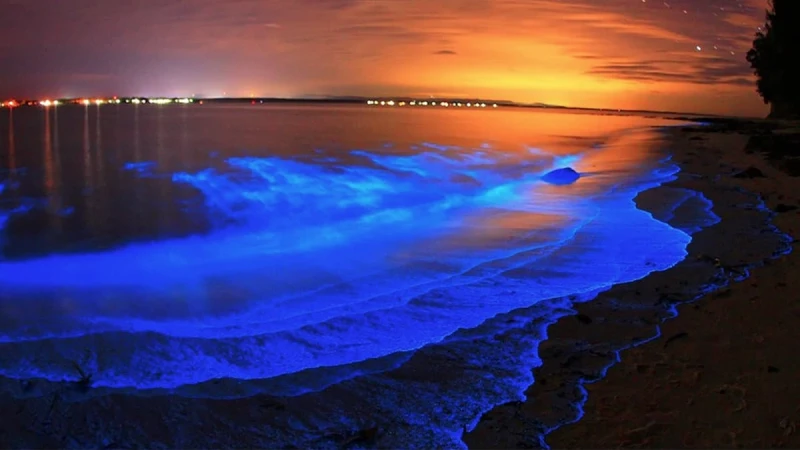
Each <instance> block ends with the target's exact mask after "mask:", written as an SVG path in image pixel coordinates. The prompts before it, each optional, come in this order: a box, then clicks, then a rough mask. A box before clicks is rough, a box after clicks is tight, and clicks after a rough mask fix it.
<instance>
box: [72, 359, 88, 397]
mask: <svg viewBox="0 0 800 450" xmlns="http://www.w3.org/2000/svg"><path fill="white" fill-rule="evenodd" d="M72 367H74V368H75V370H76V371H77V372H78V375H80V378H78V381H76V382H75V386H76V387H77V388H78V391H80V392H86V391H88V390H89V388H90V387H91V386H92V374H90V373H86V372H85V371H84V370H83V369H82V368H81V366H80V365H78V363H76V362H75V361H72Z"/></svg>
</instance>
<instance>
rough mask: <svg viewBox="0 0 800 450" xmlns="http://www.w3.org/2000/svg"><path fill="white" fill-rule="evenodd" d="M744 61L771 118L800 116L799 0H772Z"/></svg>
mask: <svg viewBox="0 0 800 450" xmlns="http://www.w3.org/2000/svg"><path fill="white" fill-rule="evenodd" d="M747 61H748V62H749V63H750V66H751V67H752V68H753V70H755V73H756V76H757V77H758V84H757V87H758V93H759V94H761V97H762V98H763V99H764V102H765V103H768V104H769V105H770V107H771V108H772V112H771V113H770V117H788V116H800V0H772V1H771V2H770V9H769V10H767V22H766V25H765V26H764V28H763V29H762V30H761V31H759V32H758V33H756V38H755V40H754V41H753V48H752V49H751V50H750V51H749V52H747Z"/></svg>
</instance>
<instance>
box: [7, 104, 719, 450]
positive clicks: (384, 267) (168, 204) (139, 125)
mask: <svg viewBox="0 0 800 450" xmlns="http://www.w3.org/2000/svg"><path fill="white" fill-rule="evenodd" d="M0 113H2V115H0V119H2V120H0V286H2V288H0V376H2V377H3V378H4V379H5V380H6V381H9V380H11V381H14V380H16V381H23V380H37V384H36V387H35V388H30V387H29V385H28V384H24V386H23V384H19V383H13V382H6V383H0V386H2V387H3V389H5V390H6V391H7V392H9V393H10V394H11V395H14V396H17V397H31V396H44V395H50V394H51V393H52V392H54V391H56V390H58V389H61V387H62V386H63V385H64V384H65V383H79V384H81V385H83V386H84V387H85V389H82V390H80V392H75V393H73V395H72V397H70V398H71V401H81V399H84V398H87V397H98V396H100V397H102V396H107V395H110V394H120V393H124V394H128V395H137V396H163V395H172V396H177V397H180V398H190V399H198V398H201V399H246V398H255V397H257V396H262V397H263V396H270V398H281V399H285V400H283V401H285V403H286V404H291V403H292V402H296V404H297V405H303V406H302V407H300V406H298V407H297V408H295V409H293V410H292V412H291V414H290V413H289V412H286V413H284V414H285V415H286V418H285V420H284V419H280V418H278V419H275V423H274V424H273V425H272V426H273V428H274V429H273V431H272V432H273V434H271V435H270V436H272V438H271V439H273V441H270V442H274V443H276V444H282V445H285V444H287V443H292V444H296V445H300V446H303V445H311V444H310V443H311V442H313V439H312V437H314V436H320V435H323V434H325V433H331V432H332V431H331V430H339V429H351V428H365V427H369V426H373V425H374V426H380V427H381V429H382V430H388V431H386V432H387V433H391V435H392V436H393V438H392V440H391V441H390V442H391V443H392V444H395V445H396V446H398V447H403V446H409V445H410V446H444V447H452V446H458V445H459V442H460V436H461V434H462V433H463V432H464V430H467V429H469V428H470V427H471V426H473V425H474V424H475V422H476V421H477V419H478V418H479V417H480V415H481V414H482V413H483V412H485V411H487V410H489V409H491V407H492V406H494V405H498V404H502V403H507V402H510V401H515V400H521V399H523V398H524V395H523V393H524V391H525V389H526V388H527V387H528V386H530V385H531V384H533V383H534V382H535V381H534V379H533V377H532V374H531V369H532V368H533V367H535V366H536V365H537V360H538V355H537V347H538V344H539V343H540V342H541V341H542V340H544V339H546V333H545V331H544V330H545V327H546V325H547V324H548V323H551V322H552V321H553V320H555V319H557V318H558V317H561V316H563V315H564V314H566V312H567V311H569V307H570V305H571V304H572V303H573V302H577V301H588V300H590V299H591V298H592V297H593V296H594V295H596V294H597V293H598V292H601V291H603V290H606V289H608V288H610V287H611V286H613V285H615V284H619V283H626V282H630V281H634V280H638V279H641V278H643V277H645V276H647V275H648V274H650V273H652V272H654V271H662V270H665V269H668V268H670V267H672V266H673V265H675V264H676V263H678V262H680V261H681V260H682V259H684V258H685V257H686V247H687V245H688V244H689V242H691V236H692V234H693V233H695V232H697V231H699V230H701V229H703V228H705V227H708V226H710V225H713V224H714V223H716V221H717V220H718V218H717V217H716V216H715V215H714V214H713V212H711V209H712V208H711V207H712V205H711V202H709V201H708V200H707V199H705V198H704V197H703V196H702V195H701V194H699V193H696V192H680V193H677V194H676V195H674V196H671V197H670V196H665V197H664V202H665V203H664V204H663V205H661V206H659V211H660V212H659V213H658V214H653V213H651V212H648V211H644V210H642V209H639V208H638V207H637V204H636V202H635V199H636V197H637V195H638V194H639V193H641V192H642V191H645V190H647V189H650V188H653V187H657V186H660V185H662V184H664V183H666V182H668V181H671V180H672V179H674V178H675V176H676V174H677V173H678V172H679V168H678V166H677V165H675V164H673V163H672V162H671V161H670V159H669V157H668V154H667V153H666V152H664V151H663V148H662V147H663V141H662V139H661V136H660V134H659V133H658V128H659V127H666V126H674V125H677V124H680V122H677V121H673V120H668V119H664V118H652V117H651V118H648V117H640V116H635V115H626V114H614V115H610V114H607V115H602V114H593V113H589V112H581V111H569V110H548V109H522V108H497V109H495V108H486V109H477V110H465V109H454V108H423V107H420V108H410V107H405V108H400V107H395V108H380V107H368V106H361V105H338V106H337V105H325V106H308V105H280V106H276V105H202V106H201V105H194V104H193V105H161V106H157V105H135V106H134V105H126V104H121V105H100V106H96V105H91V106H85V107H84V106H72V105H69V106H58V107H50V108H18V109H15V110H2V111H0ZM679 210H680V215H681V220H677V221H676V220H669V221H667V220H665V219H664V218H665V217H669V218H670V219H674V215H675V214H676V212H677V211H679ZM667 222H669V223H667ZM537 305H538V306H537ZM544 305H547V307H545V306H544ZM532 324H535V326H534V325H532ZM526 327H532V328H531V329H530V332H528V333H517V334H515V335H516V336H523V337H521V338H520V337H518V338H517V339H515V340H513V341H507V340H503V339H499V338H498V337H499V336H501V335H504V334H505V333H507V331H508V330H510V329H524V328H526ZM426 352H427V353H430V352H436V353H437V354H438V355H440V356H441V355H446V354H452V355H453V356H452V360H451V364H450V363H448V364H444V363H443V364H440V365H432V366H429V367H420V365H419V364H418V363H415V361H417V360H418V358H420V357H421V356H420V355H422V354H425V353H426ZM448 352H450V353H448ZM439 359H440V360H441V358H439ZM26 383H27V381H26ZM319 395H324V398H325V399H326V400H325V404H324V406H320V403H319V402H314V401H313V400H311V399H313V398H318V397H315V396H319ZM311 405H313V406H311ZM290 409H291V408H290ZM289 416H291V417H289ZM370 424H372V425H370Z"/></svg>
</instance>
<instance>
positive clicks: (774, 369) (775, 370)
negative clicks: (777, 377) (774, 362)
mask: <svg viewBox="0 0 800 450" xmlns="http://www.w3.org/2000/svg"><path fill="white" fill-rule="evenodd" d="M780 371H781V369H778V368H777V367H775V366H767V372H769V373H778V372H780Z"/></svg>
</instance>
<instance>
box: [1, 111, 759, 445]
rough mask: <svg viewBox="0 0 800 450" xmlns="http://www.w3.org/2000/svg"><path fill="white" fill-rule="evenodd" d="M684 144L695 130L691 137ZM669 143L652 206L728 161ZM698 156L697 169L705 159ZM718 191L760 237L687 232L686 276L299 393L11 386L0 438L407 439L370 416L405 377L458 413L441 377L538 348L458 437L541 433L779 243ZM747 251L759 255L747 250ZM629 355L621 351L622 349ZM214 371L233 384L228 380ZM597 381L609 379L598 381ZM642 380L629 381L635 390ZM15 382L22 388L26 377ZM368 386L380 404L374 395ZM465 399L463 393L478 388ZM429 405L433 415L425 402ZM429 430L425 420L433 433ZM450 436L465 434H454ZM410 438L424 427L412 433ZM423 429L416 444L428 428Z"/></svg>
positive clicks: (196, 441) (466, 374)
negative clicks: (518, 389)
mask: <svg viewBox="0 0 800 450" xmlns="http://www.w3.org/2000/svg"><path fill="white" fill-rule="evenodd" d="M684 129H686V127H683V126H678V127H671V128H667V130H666V131H665V132H666V133H668V134H675V135H677V136H681V135H682V133H684V131H683V130H684ZM701 132H705V131H701ZM686 143H691V141H689V137H688V136H686ZM673 144H675V146H676V147H677V148H676V149H675V151H674V152H672V154H673V158H672V159H673V162H675V163H678V164H679V165H680V166H681V170H682V171H681V173H680V174H678V176H679V178H678V180H677V181H675V182H669V183H665V184H663V185H661V186H659V187H655V188H652V189H650V190H647V191H643V192H641V193H640V194H639V196H638V197H637V200H636V203H637V205H639V206H640V209H642V208H644V209H647V208H648V206H647V205H650V210H658V207H657V205H658V202H659V201H660V200H661V201H663V200H664V199H665V198H668V197H665V195H667V194H664V192H665V191H666V190H669V189H675V187H676V186H677V187H679V188H680V187H681V186H683V187H686V188H687V189H692V190H699V191H702V189H701V188H702V187H704V186H706V187H707V186H709V185H710V186H712V187H713V186H715V185H716V184H717V179H716V177H718V176H719V174H720V173H721V172H725V170H727V169H725V170H722V168H720V167H718V166H717V161H714V164H710V163H709V164H708V167H707V170H706V172H707V174H706V175H701V176H700V177H695V176H694V175H693V174H692V172H690V170H689V169H687V166H690V164H688V163H686V162H685V161H683V159H682V158H687V157H690V156H691V155H688V153H690V152H691V151H692V150H687V148H688V147H681V146H680V145H677V143H675V142H673ZM695 156H696V155H695ZM702 162H703V161H701V162H700V163H699V164H700V167H699V168H702ZM706 162H707V161H706ZM712 166H713V167H712ZM698 170H699V169H698ZM730 170H733V168H730ZM701 172H702V171H701ZM717 194H719V197H718V196H717V195H710V197H709V198H710V199H711V200H712V201H713V202H714V204H715V205H717V204H719V205H727V206H726V208H725V211H727V212H728V213H738V212H741V204H742V203H750V204H751V205H750V206H751V208H750V209H748V210H747V211H749V212H748V213H747V214H745V217H744V218H743V217H739V216H736V217H734V220H726V218H727V219H731V217H730V216H725V215H724V214H718V215H722V216H723V222H722V224H723V225H724V226H727V227H729V228H728V229H727V231H726V233H727V236H736V235H737V233H742V234H743V235H746V236H747V237H748V239H750V238H752V239H751V240H750V241H748V242H747V245H743V246H742V248H737V249H736V250H737V252H733V253H731V254H729V255H721V254H717V253H713V252H714V251H715V249H717V248H720V247H721V246H722V245H721V244H720V241H719V239H717V240H714V239H705V238H703V239H693V241H692V244H690V247H691V246H696V245H698V243H700V242H705V243H704V244H703V248H702V249H701V250H702V255H704V256H705V257H703V258H693V257H696V256H698V255H699V254H700V250H697V251H693V250H690V256H689V257H687V259H685V260H684V262H682V263H678V265H681V264H683V265H684V266H686V267H685V268H684V271H683V272H679V273H682V274H683V275H676V273H675V270H676V269H675V267H673V268H671V269H668V270H666V271H663V272H656V273H651V274H650V275H648V276H647V277H645V278H644V279H642V280H639V281H635V282H632V283H627V284H624V285H615V286H614V287H612V288H611V289H609V290H607V291H604V292H602V293H600V294H599V295H597V296H592V299H591V301H588V302H584V303H575V302H576V301H577V299H576V298H574V297H573V298H569V299H566V298H560V299H553V300H551V301H544V302H541V303H539V304H536V305H533V306H530V307H527V308H522V309H519V310H515V311H512V312H510V313H508V314H503V315H501V316H502V317H499V316H498V318H497V319H498V320H497V322H498V325H499V324H500V322H503V323H506V322H505V321H510V322H512V323H513V322H516V323H518V324H519V325H516V326H514V327H511V328H507V327H505V325H504V326H503V327H498V329H497V330H495V329H492V327H491V326H489V329H488V330H483V332H485V334H486V335H485V336H484V335H481V333H480V332H476V333H470V332H469V331H466V332H464V333H459V334H460V338H459V339H455V340H453V341H452V342H449V343H443V344H441V345H439V344H436V345H430V346H428V347H426V348H424V349H421V350H419V351H417V352H415V353H414V355H413V356H411V357H410V358H409V360H408V361H407V362H405V363H403V364H402V365H401V366H400V367H397V368H395V369H392V370H390V371H388V372H385V373H381V374H380V376H370V375H365V376H363V377H361V378H363V379H358V380H356V379H354V380H352V381H347V382H342V383H339V384H337V385H334V386H332V387H330V388H326V389H325V391H324V392H319V393H314V394H310V395H302V396H299V397H292V398H286V397H276V396H271V395H265V394H258V395H253V396H250V397H246V398H241V399H197V398H187V397H180V396H177V395H172V394H168V393H164V394H162V395H155V396H153V397H147V396H144V397H140V396H136V395H126V394H123V393H117V394H111V395H102V396H97V397H91V398H86V397H85V395H84V394H85V391H84V392H83V393H81V392H80V388H81V386H80V385H79V383H76V386H72V387H71V388H70V389H71V390H65V391H63V392H61V391H57V392H56V393H55V394H54V395H50V396H47V397H38V398H28V399H14V398H10V397H9V396H7V395H3V396H0V398H3V399H4V408H3V410H4V412H5V413H6V415H7V416H11V417H13V418H11V419H9V420H7V421H6V423H5V424H4V427H0V441H4V440H5V439H13V440H15V442H17V443H23V442H24V443H25V444H24V445H22V446H25V447H31V446H36V447H64V446H66V447H87V446H97V445H100V446H105V447H118V446H130V445H143V444H144V443H147V442H149V443H150V444H153V443H160V444H159V445H164V446H166V447H170V446H183V447H213V446H229V445H231V443H236V445H241V446H251V447H264V446H265V445H267V444H269V445H267V446H269V447H281V446H291V445H292V444H294V445H301V446H305V445H306V444H307V445H309V446H313V447H315V448H341V447H342V446H345V447H347V446H353V445H355V446H357V447H376V446H382V444H385V443H386V442H387V441H388V442H394V443H395V444H396V445H397V444H398V442H399V443H400V445H402V444H403V442H404V441H402V440H398V437H397V436H391V435H390V433H391V430H386V431H389V433H384V430H383V429H381V428H380V426H379V424H374V425H371V424H370V422H371V419H370V417H371V416H372V417H375V416H374V415H375V414H381V413H382V414H385V415H387V416H390V417H395V416H397V413H398V411H392V410H391V409H392V408H394V405H393V403H392V400H391V397H397V399H395V400H394V401H396V402H397V401H401V400H403V398H402V396H403V395H406V393H405V392H404V391H407V390H408V386H409V385H416V386H417V388H416V389H418V394H419V393H421V394H422V395H423V396H424V398H420V399H418V400H415V401H419V405H417V406H419V408H421V409H420V411H419V412H422V411H424V409H428V410H430V409H432V408H436V409H437V410H439V409H441V410H442V412H443V414H445V415H447V414H454V413H453V412H448V410H456V408H458V404H452V405H440V404H437V403H436V402H437V399H439V398H440V397H439V396H437V395H438V394H437V393H436V389H444V390H452V391H453V392H461V391H464V389H465V388H464V387H463V386H459V384H467V385H469V386H471V388H472V389H474V390H476V391H478V392H480V391H485V392H486V393H491V391H492V390H493V389H495V388H496V387H497V385H498V382H493V378H492V377H493V376H496V375H499V376H508V377H514V376H517V375H516V374H515V373H511V370H509V368H508V367H506V366H505V365H501V366H493V362H499V363H501V364H509V363H510V362H511V361H513V362H514V363H515V364H516V367H513V371H514V372H521V373H523V374H524V372H526V371H528V373H530V370H531V368H532V367H533V366H535V365H536V364H537V363H538V361H539V359H541V362H542V363H543V364H542V365H541V366H540V367H538V368H536V369H533V376H534V377H535V382H534V383H533V385H530V386H528V387H527V397H528V400H527V401H526V402H512V403H508V404H504V405H500V406H496V407H494V408H492V409H491V410H490V411H489V412H488V413H485V414H484V415H483V418H482V419H481V420H480V421H479V422H478V425H477V428H476V429H475V430H473V431H472V432H470V433H465V434H464V436H463V440H464V442H466V443H467V444H469V445H470V447H473V448H498V447H502V448H510V447H526V446H527V447H537V446H541V445H543V442H541V441H540V440H539V435H540V434H542V433H547V432H549V431H551V429H553V428H557V427H559V426H561V425H563V424H564V423H566V422H570V421H572V420H574V418H575V417H576V414H581V411H580V408H581V405H582V404H583V397H584V396H585V391H584V388H583V386H582V383H583V382H585V381H586V380H587V379H592V378H598V379H602V378H603V377H604V376H605V375H606V370H607V369H608V367H609V366H610V365H614V364H615V362H616V361H617V359H618V352H619V351H620V349H621V348H626V347H629V346H630V344H631V343H635V344H636V345H641V344H642V342H643V341H648V340H651V339H652V338H653V336H654V335H656V332H657V330H658V326H659V324H660V323H661V321H663V320H664V319H665V318H667V317H670V315H672V314H673V313H674V307H675V305H676V304H678V303H681V302H685V301H690V300H691V299H690V298H687V297H686V295H689V294H691V292H689V293H683V294H681V293H680V292H677V291H679V290H680V289H679V287H680V286H681V285H682V284H681V282H684V283H685V285H684V287H686V288H687V289H688V290H689V291H691V290H692V289H694V288H696V285H700V284H703V283H706V282H708V281H709V280H711V281H714V280H716V281H718V282H719V283H723V282H725V283H727V282H729V281H730V280H731V279H732V278H737V277H741V275H742V274H741V273H740V272H736V270H738V269H737V268H740V267H741V265H742V264H745V263H748V262H752V261H753V260H756V259H759V258H760V259H767V258H769V256H771V255H767V254H760V253H759V251H760V250H759V247H760V244H761V243H762V241H760V240H759V238H758V236H751V235H752V232H753V226H754V224H760V225H759V226H763V227H766V228H768V227H769V226H771V220H767V221H766V222H764V221H763V220H762V219H763V218H764V217H765V214H766V211H765V210H763V209H762V208H760V207H759V204H758V202H757V198H756V197H755V196H753V195H751V194H749V193H744V192H740V191H737V190H723V191H722V192H718V193H717ZM667 212H669V211H667ZM662 213H664V211H662ZM718 213H719V212H718ZM672 219H674V220H678V219H679V218H678V217H672ZM673 226H677V225H674V224H673ZM766 228H764V229H766ZM715 230H718V227H717V226H714V227H711V228H710V229H706V230H705V231H701V232H700V233H701V236H702V233H706V234H708V233H711V234H712V235H713V234H716V233H717V231H715ZM767 231H769V230H767ZM762 237H763V239H764V243H767V244H775V241H774V238H775V235H774V233H765V234H764V235H763V236H762ZM748 251H749V252H751V253H753V254H751V255H747V254H744V253H747V252H748ZM743 252H744V253H743ZM709 255H713V256H709ZM717 258H719V261H717V260H716V259H717ZM681 295H683V296H681ZM648 302H649V303H648ZM559 318H560V319H559ZM570 333H571V334H570ZM546 336H547V337H546ZM656 337H657V336H656ZM686 338H687V336H681V335H680V333H677V334H675V335H667V336H666V339H667V341H669V346H673V345H674V346H676V347H677V345H678V343H679V342H684V341H686V340H687V339H686ZM540 339H544V341H543V342H541V343H539V344H538V350H537V349H536V347H532V348H533V350H532V351H531V350H530V349H529V348H528V347H529V345H528V342H526V341H531V340H534V341H536V340H540ZM662 340H663V339H662ZM497 342H504V343H505V345H504V346H503V347H504V351H503V352H499V351H497V350H492V349H496V348H497V347H496V344H497ZM505 347H507V348H505ZM646 347H647V346H646V345H645V346H642V347H641V348H646ZM479 349H480V350H481V351H483V352H487V351H493V352H496V353H497V355H496V358H497V361H483V362H482V363H481V365H479V366H476V365H475V364H473V363H472V362H471V361H470V355H472V354H473V352H476V351H478V350H479ZM529 353H530V354H529ZM626 354H627V352H625V353H623V361H625V355H626ZM509 355H513V358H509ZM504 357H505V358H507V360H504V359H503V358H504ZM619 365H620V364H617V365H616V366H619ZM616 366H615V367H616ZM503 371H507V372H508V373H503ZM612 371H613V369H612ZM609 373H613V372H611V371H609ZM526 376H527V375H526ZM628 381H629V379H628ZM220 382H221V383H223V384H225V383H227V381H225V380H221V381H220ZM427 384H430V391H426V390H423V389H422V388H421V386H422V385H427ZM506 384H507V383H506ZM601 384H602V381H601V382H598V383H597V384H596V385H597V386H599V385H601ZM629 384H630V383H629ZM593 386H595V385H586V388H588V389H592V388H593ZM637 386H638V385H636V386H632V387H633V388H634V389H636V388H637ZM21 387H22V388H23V389H24V388H25V383H24V382H23V383H22V385H21ZM76 388H77V389H76ZM85 388H86V389H88V388H89V386H86V387H85ZM426 389H428V388H426ZM523 390H525V389H523ZM70 392H73V394H72V395H71V394H70ZM465 392H466V391H465ZM384 397H390V400H388V401H387V402H386V404H380V403H381V402H383V401H384V399H383V398H384ZM370 398H372V399H373V403H370ZM592 398H593V397H592V395H589V403H587V404H586V410H587V416H588V417H591V414H592V410H591V405H592V403H591V402H592ZM375 399H379V402H378V403H375V402H374V400H375ZM461 400H463V401H466V402H468V401H470V398H464V399H461ZM343 405H347V407H348V408H351V407H352V408H355V409H356V410H357V411H358V413H357V414H360V415H357V416H356V417H357V419H358V420H357V421H356V420H349V421H348V422H349V424H347V425H346V424H345V423H342V424H336V423H333V422H330V423H328V424H325V423H324V422H322V423H320V421H324V420H334V421H335V420H339V419H334V417H337V416H334V414H337V409H338V408H341V407H342V406H343ZM537 408H538V409H537ZM401 412H402V411H401ZM409 413H410V414H411V417H412V418H406V417H403V418H402V419H401V418H400V417H396V419H397V420H398V421H397V422H392V423H391V425H392V427H393V429H396V430H401V431H403V432H405V433H409V434H410V435H411V434H414V435H418V433H417V432H416V431H415V429H414V427H419V426H420V425H421V424H416V425H415V420H422V419H423V418H424V417H425V416H423V415H420V417H419V418H418V419H414V418H413V414H415V413H416V412H415V410H410V412H409ZM425 413H426V414H429V413H430V411H426V412H425ZM342 420H343V419H342ZM374 420H375V421H377V420H378V419H377V418H375V419H374ZM548 421H549V422H548ZM120 423H125V424H126V425H125V427H123V429H116V428H118V424H120ZM473 423H474V422H473ZM582 423H583V422H579V423H578V424H577V425H574V426H580V425H581V424H582ZM199 424H206V425H208V426H209V427H210V428H211V429H210V431H206V430H205V426H204V427H202V428H203V429H199V428H201V427H198V425H199ZM334 425H335V426H334ZM429 425H430V424H429ZM307 427H308V428H307ZM326 427H327V428H326ZM348 428H349V431H347V429H348ZM571 429H574V428H573V426H564V427H562V428H560V429H559V430H558V431H556V432H554V433H553V436H557V433H559V432H565V433H566V432H568V431H569V430H571ZM343 430H344V431H343ZM334 431H335V433H332V432H334ZM432 431H434V430H426V432H428V433H430V432H432ZM438 433H448V430H447V429H446V428H439V429H438ZM387 434H388V435H387ZM440 436H441V435H440ZM448 436H449V434H448ZM452 437H453V438H454V439H455V440H456V442H457V440H458V436H457V435H455V436H452ZM415 439H420V438H419V436H417V437H415ZM576 439H578V440H577V442H576V441H572V442H571V443H569V444H566V443H557V444H556V445H554V446H557V447H560V446H576V445H580V443H581V442H584V443H585V442H591V443H593V446H596V444H594V443H595V441H596V439H595V438H594V437H593V436H591V435H590V436H589V437H588V438H586V439H588V440H586V441H584V440H582V439H584V438H583V437H580V438H576ZM106 441H108V442H106ZM415 442H416V443H417V445H419V444H420V442H422V441H415ZM433 442H434V441H431V443H433ZM303 443H305V444H303ZM406 444H409V442H406Z"/></svg>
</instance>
